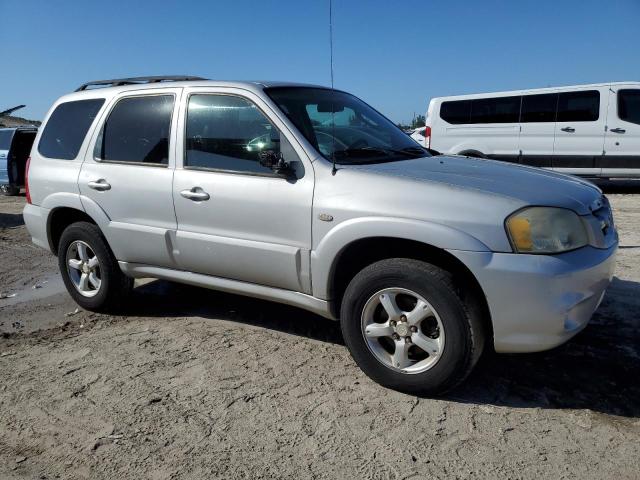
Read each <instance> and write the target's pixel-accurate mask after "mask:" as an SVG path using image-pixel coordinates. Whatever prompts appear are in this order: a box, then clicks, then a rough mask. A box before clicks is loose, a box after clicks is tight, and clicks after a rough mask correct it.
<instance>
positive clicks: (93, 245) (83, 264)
mask: <svg viewBox="0 0 640 480" xmlns="http://www.w3.org/2000/svg"><path fill="white" fill-rule="evenodd" d="M58 264H59V267H60V273H61V274H62V279H63V280H64V283H65V286H66V287H67V291H68V292H69V294H70V295H71V296H72V297H73V299H74V300H75V302H76V303H77V304H78V305H80V306H81V307H82V308H85V309H87V310H93V311H114V310H116V308H117V307H119V306H120V305H121V304H122V302H123V300H124V299H126V297H127V296H128V294H129V292H130V291H131V289H132V288H133V279H131V278H129V277H127V276H125V275H124V274H123V273H122V271H121V270H120V267H119V266H118V262H117V260H116V259H115V257H114V256H113V253H112V252H111V249H110V248H109V246H108V245H107V242H106V240H105V239H104V237H103V236H102V233H101V232H100V229H99V228H98V227H97V226H96V225H94V224H92V223H88V222H76V223H73V224H71V225H69V226H68V227H67V228H66V229H65V230H64V232H62V236H61V237H60V244H59V246H58Z"/></svg>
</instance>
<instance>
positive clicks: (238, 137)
mask: <svg viewBox="0 0 640 480" xmlns="http://www.w3.org/2000/svg"><path fill="white" fill-rule="evenodd" d="M185 144H186V149H185V158H184V165H185V167H195V168H208V169H214V170H227V171H233V172H250V173H267V174H273V170H272V169H271V168H269V167H264V166H262V165H260V152H264V151H267V150H272V151H274V152H276V153H278V152H280V132H278V130H277V129H276V127H274V126H273V125H272V124H271V122H270V121H269V120H268V119H267V117H265V116H264V114H263V113H262V112H261V111H260V109H258V107H256V106H255V105H254V104H253V103H251V102H250V101H248V100H245V99H244V98H240V97H236V96H231V95H191V97H189V107H188V110H187V132H186V138H185Z"/></svg>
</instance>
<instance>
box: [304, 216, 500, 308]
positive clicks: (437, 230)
mask: <svg viewBox="0 0 640 480" xmlns="http://www.w3.org/2000/svg"><path fill="white" fill-rule="evenodd" d="M373 237H393V238H401V239H405V240H414V241H417V242H422V243H424V244H428V245H431V246H433V247H437V248H441V249H443V250H444V249H445V248H446V249H447V250H450V249H455V250H468V251H475V252H489V251H490V249H489V247H487V246H486V245H485V244H484V243H482V242H481V241H480V240H478V239H477V238H475V237H473V236H471V235H469V234H468V233H465V232H463V231H461V230H458V229H456V228H453V227H449V226H447V225H442V224H439V223H434V222H425V221H421V220H411V219H406V218H391V217H360V218H353V219H351V220H347V221H345V222H342V223H340V224H339V225H336V226H335V227H334V228H333V229H332V230H330V231H329V232H328V233H327V234H326V235H325V236H324V238H322V240H321V241H320V243H319V244H318V246H317V248H316V249H315V250H313V251H312V252H311V275H312V286H313V296H314V297H316V298H321V299H325V300H326V299H328V296H329V283H330V276H331V273H332V272H333V267H334V265H335V262H336V261H337V259H338V258H339V254H340V252H341V251H342V250H343V249H344V248H345V247H346V246H347V245H349V244H350V243H352V242H354V241H356V240H363V239H365V238H373Z"/></svg>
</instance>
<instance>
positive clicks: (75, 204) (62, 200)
mask: <svg viewBox="0 0 640 480" xmlns="http://www.w3.org/2000/svg"><path fill="white" fill-rule="evenodd" d="M40 206H41V207H42V208H46V209H47V210H55V209H57V208H64V207H68V208H75V209H76V210H80V211H82V212H84V211H85V210H84V208H83V207H82V202H81V201H80V195H78V194H77V193H70V192H57V193H52V194H51V195H47V196H46V197H45V199H44V200H43V201H42V202H41V203H40Z"/></svg>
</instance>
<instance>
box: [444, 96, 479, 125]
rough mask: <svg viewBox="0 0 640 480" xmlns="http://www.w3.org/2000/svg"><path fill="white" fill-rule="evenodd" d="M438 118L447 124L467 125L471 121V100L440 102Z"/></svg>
mask: <svg viewBox="0 0 640 480" xmlns="http://www.w3.org/2000/svg"><path fill="white" fill-rule="evenodd" d="M440 118H442V119H443V120H444V121H445V122H447V123H452V124H454V125H455V124H461V123H469V121H470V119H471V100H453V101H448V102H442V105H441V106H440Z"/></svg>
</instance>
